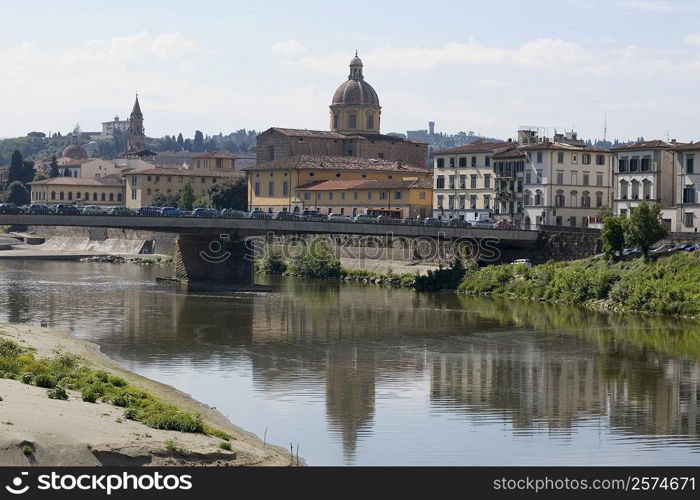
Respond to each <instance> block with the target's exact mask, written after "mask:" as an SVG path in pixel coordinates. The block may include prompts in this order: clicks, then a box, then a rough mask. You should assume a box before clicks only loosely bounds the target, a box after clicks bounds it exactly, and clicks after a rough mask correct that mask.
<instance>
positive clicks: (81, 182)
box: [29, 175, 124, 206]
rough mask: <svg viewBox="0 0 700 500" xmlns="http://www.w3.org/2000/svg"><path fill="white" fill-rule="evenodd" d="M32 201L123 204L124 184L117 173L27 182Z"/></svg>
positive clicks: (74, 203) (75, 203)
mask: <svg viewBox="0 0 700 500" xmlns="http://www.w3.org/2000/svg"><path fill="white" fill-rule="evenodd" d="M29 186H30V193H31V194H30V195H31V200H32V203H46V204H51V205H53V204H57V203H67V204H73V205H105V206H112V205H123V204H124V185H123V183H122V179H121V177H120V176H118V175H109V176H107V177H101V178H99V179H84V178H81V177H54V178H52V179H44V180H41V181H34V182H30V183H29Z"/></svg>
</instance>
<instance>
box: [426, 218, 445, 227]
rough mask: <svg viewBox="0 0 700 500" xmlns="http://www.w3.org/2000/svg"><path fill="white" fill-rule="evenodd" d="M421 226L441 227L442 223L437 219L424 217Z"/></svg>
mask: <svg viewBox="0 0 700 500" xmlns="http://www.w3.org/2000/svg"><path fill="white" fill-rule="evenodd" d="M423 225H425V226H442V221H441V220H440V219H438V218H437V217H426V218H425V219H423Z"/></svg>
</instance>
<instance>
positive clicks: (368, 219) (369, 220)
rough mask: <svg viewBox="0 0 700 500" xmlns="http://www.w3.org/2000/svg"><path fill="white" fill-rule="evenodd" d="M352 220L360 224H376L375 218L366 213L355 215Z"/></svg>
mask: <svg viewBox="0 0 700 500" xmlns="http://www.w3.org/2000/svg"><path fill="white" fill-rule="evenodd" d="M353 220H354V221H355V222H359V223H360V224H376V223H377V219H375V218H374V217H372V216H371V215H367V214H360V215H356V216H355V218H354V219H353Z"/></svg>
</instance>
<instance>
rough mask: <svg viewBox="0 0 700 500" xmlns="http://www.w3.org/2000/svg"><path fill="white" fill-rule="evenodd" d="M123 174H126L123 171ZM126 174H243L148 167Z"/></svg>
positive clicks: (198, 175) (202, 175) (187, 175)
mask: <svg viewBox="0 0 700 500" xmlns="http://www.w3.org/2000/svg"><path fill="white" fill-rule="evenodd" d="M124 175H127V174H126V172H124ZM128 175H175V176H178V175H179V176H186V177H242V176H243V175H244V174H242V173H240V172H234V171H232V170H226V171H221V172H214V171H212V170H189V169H182V168H149V169H148V170H136V171H133V172H129V173H128Z"/></svg>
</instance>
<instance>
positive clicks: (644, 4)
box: [618, 0, 691, 13]
mask: <svg viewBox="0 0 700 500" xmlns="http://www.w3.org/2000/svg"><path fill="white" fill-rule="evenodd" d="M618 5H619V6H620V7H624V8H626V9H629V10H639V11H645V12H655V13H675V12H684V11H688V10H691V6H690V5H688V4H685V3H673V2H668V1H663V0H627V1H625V2H620V3H619V4H618Z"/></svg>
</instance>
